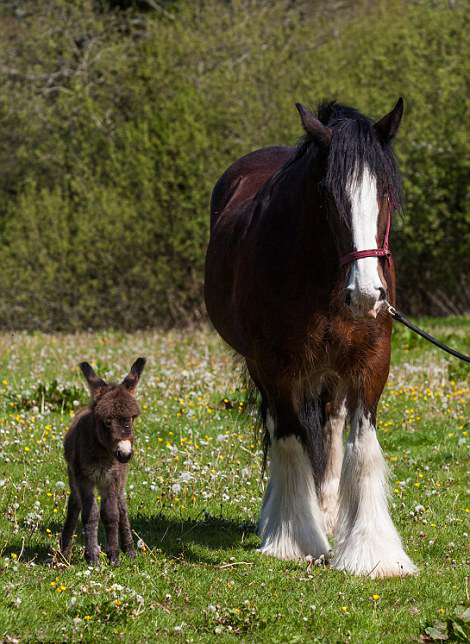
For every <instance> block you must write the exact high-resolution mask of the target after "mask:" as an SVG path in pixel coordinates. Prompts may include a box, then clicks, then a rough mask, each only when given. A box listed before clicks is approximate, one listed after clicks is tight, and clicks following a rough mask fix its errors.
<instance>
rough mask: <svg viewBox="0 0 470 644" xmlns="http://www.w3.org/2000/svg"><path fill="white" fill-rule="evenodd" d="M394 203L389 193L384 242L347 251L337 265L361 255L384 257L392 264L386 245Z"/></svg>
mask: <svg viewBox="0 0 470 644" xmlns="http://www.w3.org/2000/svg"><path fill="white" fill-rule="evenodd" d="M394 204H395V200H394V199H393V197H391V196H390V195H389V197H388V216H387V228H386V230H385V237H384V243H383V245H382V248H369V249H367V250H355V251H353V252H352V253H348V254H347V255H344V257H341V259H340V260H339V265H340V266H344V265H345V264H349V262H353V261H354V260H356V259H362V258H363V257H386V258H387V262H388V265H389V266H393V259H392V251H391V250H390V248H389V247H388V235H389V233H390V223H391V219H392V207H393V205H394Z"/></svg>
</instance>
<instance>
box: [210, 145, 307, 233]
mask: <svg viewBox="0 0 470 644" xmlns="http://www.w3.org/2000/svg"><path fill="white" fill-rule="evenodd" d="M294 151H295V148H292V147H287V146H271V147H267V148H261V149H260V150H255V151H254V152H250V153H249V154H247V155H245V156H243V157H241V158H240V159H238V161H235V163H233V164H232V165H231V166H230V167H229V168H228V169H227V170H226V171H225V172H224V173H223V175H222V176H221V177H220V179H219V180H218V181H217V183H216V184H215V186H214V190H213V191H212V197H211V231H212V230H213V228H214V226H215V224H216V222H217V221H218V219H219V217H220V215H221V213H222V212H224V210H225V209H226V208H227V206H229V205H232V204H234V203H236V204H238V203H240V202H242V201H243V200H245V199H250V198H252V197H254V196H255V194H256V193H257V192H258V190H259V189H260V188H261V186H263V185H264V184H265V183H266V181H267V180H268V179H269V178H270V177H272V175H273V174H274V173H275V172H277V171H278V170H279V169H280V168H281V167H282V166H283V165H284V164H285V163H286V162H287V161H289V159H290V158H291V157H292V155H293V153H294Z"/></svg>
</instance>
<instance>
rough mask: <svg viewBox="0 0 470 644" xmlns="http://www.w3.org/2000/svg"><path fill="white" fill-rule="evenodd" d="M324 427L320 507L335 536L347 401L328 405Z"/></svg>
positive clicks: (332, 402)
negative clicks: (323, 471)
mask: <svg viewBox="0 0 470 644" xmlns="http://www.w3.org/2000/svg"><path fill="white" fill-rule="evenodd" d="M326 407H327V408H326V410H325V412H326V413H325V415H326V418H325V422H324V425H323V447H324V451H325V473H324V476H323V481H322V482H321V490H320V506H321V509H322V510H323V513H324V515H325V524H326V530H327V532H328V533H329V534H333V532H334V528H335V524H336V516H337V514H338V493H339V481H340V477H341V467H342V464H343V452H344V448H343V431H344V424H345V421H346V415H347V411H346V404H345V399H344V398H342V399H340V400H333V401H331V402H329V403H328V404H327V405H326Z"/></svg>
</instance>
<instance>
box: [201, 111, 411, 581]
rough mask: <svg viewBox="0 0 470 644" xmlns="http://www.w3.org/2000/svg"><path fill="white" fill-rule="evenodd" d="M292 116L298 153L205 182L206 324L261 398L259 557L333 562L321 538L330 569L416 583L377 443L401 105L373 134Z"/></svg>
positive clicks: (251, 159)
mask: <svg viewBox="0 0 470 644" xmlns="http://www.w3.org/2000/svg"><path fill="white" fill-rule="evenodd" d="M296 107H297V109H298V111H299V114H300V119H301V123H302V126H303V130H304V135H303V137H302V138H301V139H300V141H299V144H298V145H297V146H293V147H288V146H272V147H266V148H262V149H259V150H256V151H254V152H251V153H250V154H247V155H246V156H243V157H242V158H240V159H238V161H236V162H235V163H234V164H233V165H231V166H230V167H229V168H228V169H227V170H226V171H225V172H224V174H222V176H221V177H220V179H219V180H218V181H217V183H216V185H215V187H214V189H213V192H212V197H211V206H210V239H209V243H208V248H207V253H206V261H205V286H204V294H205V302H206V308H207V311H208V314H209V317H210V319H211V321H212V323H213V325H214V327H215V329H216V330H217V331H218V333H219V334H220V336H221V337H222V338H223V340H224V341H225V342H226V343H227V344H228V345H229V346H230V347H231V348H232V349H234V350H235V352H236V353H238V354H240V356H241V357H242V361H243V362H244V364H245V366H246V369H247V371H248V374H249V376H250V378H251V380H252V382H253V383H254V386H255V388H256V390H257V391H258V392H259V394H260V396H259V398H260V411H261V416H262V419H263V425H264V434H265V441H266V444H267V450H268V455H269V461H270V477H269V483H268V486H267V489H266V494H265V497H264V500H263V504H262V507H261V513H260V518H259V524H258V531H259V534H260V536H261V546H260V551H261V552H263V553H265V554H267V555H272V556H274V557H277V558H279V559H299V558H305V557H307V556H311V557H313V558H315V559H317V558H321V557H322V555H324V557H325V558H329V557H330V552H331V551H330V544H329V541H328V537H327V535H328V534H329V535H334V540H335V548H334V553H333V558H332V567H333V568H337V569H342V570H346V571H348V572H349V573H352V574H355V575H365V576H367V575H368V576H370V577H373V578H375V577H393V576H402V575H409V574H414V573H416V572H417V568H416V567H415V565H414V564H413V563H412V561H411V560H410V558H409V557H408V555H407V554H406V553H405V551H404V548H403V545H402V542H401V539H400V536H399V534H398V532H397V530H396V528H395V526H394V524H393V522H392V519H391V517H390V512H389V508H388V503H387V497H388V494H387V491H388V485H387V469H386V464H385V461H384V458H383V454H382V451H381V448H380V445H379V442H378V439H377V431H376V415H377V406H378V403H379V399H380V396H381V394H382V391H383V389H384V386H385V384H386V381H387V378H388V373H389V368H390V340H391V331H392V318H391V317H390V315H389V314H388V312H387V303H388V302H390V303H391V304H392V305H393V304H394V303H395V272H394V266H393V262H392V260H391V256H390V250H389V248H388V233H389V229H390V220H391V217H392V215H393V214H394V212H395V211H396V210H399V209H400V208H401V207H402V189H401V181H400V174H399V171H398V167H397V162H396V158H395V155H394V152H393V150H392V140H393V138H394V136H395V135H396V133H397V130H398V128H399V125H400V122H401V119H402V115H403V99H402V98H400V99H399V100H398V102H397V103H396V105H395V107H394V108H393V110H392V111H391V112H389V113H388V114H386V115H385V116H383V117H382V118H380V119H379V120H377V121H375V122H374V121H373V120H371V119H370V118H368V117H367V116H365V115H363V114H361V113H360V112H359V111H358V110H356V109H354V108H352V107H349V106H346V105H343V104H341V103H338V102H336V101H323V102H322V103H321V104H320V105H319V107H318V110H317V112H316V115H314V114H313V113H312V112H311V111H310V110H308V109H307V108H306V107H304V106H303V105H301V104H300V103H297V104H296ZM346 426H347V427H349V428H350V429H349V433H348V436H347V440H346V444H345V445H343V431H344V429H345V427H346Z"/></svg>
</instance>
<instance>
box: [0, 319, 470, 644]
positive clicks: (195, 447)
mask: <svg viewBox="0 0 470 644" xmlns="http://www.w3.org/2000/svg"><path fill="white" fill-rule="evenodd" d="M421 324H422V326H424V327H425V328H426V329H429V330H430V332H431V333H433V334H435V335H438V336H439V338H440V339H442V340H443V341H444V342H447V343H448V344H451V345H452V346H454V347H455V348H457V349H460V350H461V351H466V352H467V353H468V352H469V348H470V347H469V337H470V318H468V317H467V318H448V319H446V320H431V319H428V320H424V321H421ZM0 347H1V357H0V365H1V370H0V384H1V388H0V394H1V395H0V433H1V443H0V512H1V519H0V589H1V594H0V641H5V642H13V641H15V640H17V641H21V642H35V641H46V642H62V641H86V642H91V641H100V642H119V641H128V642H146V641H157V640H158V641H167V640H168V641H174V642H212V641H220V642H292V643H293V642H322V643H327V642H328V643H333V642H351V643H354V644H355V643H360V644H366V643H371V644H378V643H380V642H384V643H385V642H387V643H388V642H410V641H419V642H427V641H434V639H433V638H439V637H440V638H441V639H445V638H449V639H457V640H458V641H468V622H467V625H465V624H466V623H465V619H466V618H465V616H462V615H461V610H462V609H461V608H460V606H462V605H468V603H469V590H468V577H467V575H468V542H469V538H468V532H469V518H470V502H469V500H468V497H467V498H466V495H467V494H468V489H467V488H468V486H469V479H468V470H469V463H468V444H469V437H468V420H467V414H466V411H467V410H468V402H469V389H468V375H469V371H468V368H467V367H466V366H465V365H464V364H463V363H461V362H459V361H458V360H456V359H454V358H451V357H446V355H445V354H444V353H442V352H440V351H439V350H438V349H434V348H432V347H431V346H430V345H429V344H427V343H425V342H424V341H422V340H420V339H418V338H416V337H415V336H413V335H412V334H411V332H408V331H407V330H404V329H395V333H394V345H393V357H392V370H391V374H390V378H389V382H388V383H387V387H386V391H385V392H384V395H383V397H382V400H381V404H380V410H379V412H380V413H379V416H378V418H379V420H378V423H379V440H380V441H381V444H382V447H383V450H384V453H385V456H386V459H387V462H388V463H389V466H390V482H391V503H392V505H393V509H392V516H393V517H394V520H395V522H396V525H397V527H398V529H399V531H400V533H401V535H402V537H403V540H404V543H405V548H406V550H407V552H408V553H409V554H410V556H411V557H412V559H413V560H414V561H415V563H416V564H417V565H418V566H419V568H420V574H419V576H417V577H413V578H404V579H394V580H385V581H380V580H371V579H363V578H355V577H351V576H349V575H347V574H345V573H343V572H339V571H334V570H331V569H330V568H329V567H328V565H327V564H324V565H321V566H316V565H314V564H313V563H311V562H310V563H309V562H299V563H297V562H281V561H277V560H274V559H271V558H267V557H265V556H262V555H260V554H259V553H258V552H257V550H256V548H257V546H258V545H259V538H258V536H257V535H256V521H257V516H258V512H259V508H260V504H261V500H262V496H263V491H264V487H265V484H266V480H261V448H260V444H259V441H257V440H255V438H254V419H253V417H250V416H249V415H248V414H242V413H241V412H242V410H243V406H244V404H243V403H244V391H243V390H242V389H241V388H240V384H239V374H238V373H237V370H236V368H234V367H233V364H232V359H231V356H230V354H229V352H228V351H227V350H226V349H225V348H224V347H223V345H222V343H221V342H220V341H219V340H218V339H217V337H216V335H215V334H214V333H213V332H212V331H209V330H199V331H194V332H191V331H185V332H169V333H158V332H148V333H138V334H134V335H125V334H123V333H118V332H103V333H94V334H83V335H73V336H66V335H64V336H60V335H50V336H49V335H39V334H38V335H36V334H34V335H27V334H11V335H10V334H9V335H3V336H0ZM140 355H143V356H146V357H147V358H148V360H149V362H148V365H147V368H146V371H145V373H144V376H143V378H142V381H141V388H140V394H139V399H140V402H141V406H142V416H141V419H140V420H139V421H138V425H137V429H136V448H137V454H136V458H135V459H134V460H133V461H132V462H131V463H130V466H129V469H130V474H129V482H128V488H127V494H128V502H129V511H130V518H131V522H132V526H133V529H134V531H135V540H136V542H137V545H138V554H137V557H136V559H135V560H133V561H131V560H129V559H126V558H125V557H124V556H122V557H121V566H120V567H119V568H112V567H111V566H110V565H109V564H108V563H107V560H106V558H103V561H102V564H101V565H100V566H99V567H97V568H89V567H88V566H87V565H86V564H85V562H84V559H83V537H82V531H81V528H79V529H78V531H77V533H78V536H77V538H76V540H75V543H74V546H73V555H72V560H71V562H70V565H68V564H66V563H63V562H61V561H60V558H59V557H58V555H57V553H56V549H57V544H58V535H59V533H60V530H61V527H62V524H63V521H64V518H65V508H66V502H67V495H68V483H67V478H66V469H65V466H64V461H63V457H62V440H63V434H64V432H65V431H66V429H67V426H68V424H69V422H70V420H71V417H72V415H73V413H74V411H75V410H76V409H77V408H78V406H79V405H81V404H82V403H85V402H86V400H87V393H86V388H85V385H84V383H83V380H82V378H81V374H80V373H79V370H78V367H77V364H78V362H79V361H81V360H89V361H90V362H92V361H93V364H94V365H95V367H96V370H97V371H98V373H99V374H100V375H103V376H104V377H105V378H109V379H110V380H112V379H113V378H115V379H118V378H122V377H123V376H124V375H125V374H126V373H127V371H128V369H129V367H130V365H131V364H132V362H133V361H134V359H135V358H137V357H138V356H140ZM100 540H101V543H102V544H103V533H102V531H100ZM466 628H467V631H465V629H466ZM465 632H466V633H467V634H465ZM459 638H460V639H459ZM435 641H438V640H437V639H436V640H435Z"/></svg>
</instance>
